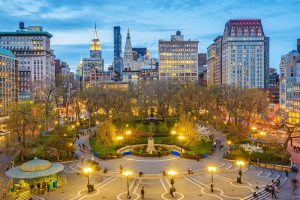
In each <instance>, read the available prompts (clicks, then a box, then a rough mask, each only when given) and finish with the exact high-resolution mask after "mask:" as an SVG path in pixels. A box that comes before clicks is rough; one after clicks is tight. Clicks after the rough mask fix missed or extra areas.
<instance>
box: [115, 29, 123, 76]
mask: <svg viewBox="0 0 300 200" xmlns="http://www.w3.org/2000/svg"><path fill="white" fill-rule="evenodd" d="M122 70H123V59H122V35H121V27H120V26H115V27H114V61H113V71H114V79H115V80H122Z"/></svg>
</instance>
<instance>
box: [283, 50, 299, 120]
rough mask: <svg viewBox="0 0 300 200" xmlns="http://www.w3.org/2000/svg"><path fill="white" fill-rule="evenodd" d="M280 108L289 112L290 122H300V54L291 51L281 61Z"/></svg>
mask: <svg viewBox="0 0 300 200" xmlns="http://www.w3.org/2000/svg"><path fill="white" fill-rule="evenodd" d="M279 79H280V86H279V91H280V107H281V108H282V109H285V110H286V111H287V112H288V116H289V121H290V122H295V123H299V122H300V53H299V52H297V51H295V50H294V51H291V52H289V53H288V54H286V55H283V56H281V61H280V78H279Z"/></svg>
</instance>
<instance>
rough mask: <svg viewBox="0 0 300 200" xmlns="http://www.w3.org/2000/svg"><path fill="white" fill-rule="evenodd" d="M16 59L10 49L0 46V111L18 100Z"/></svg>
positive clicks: (3, 111) (2, 112) (2, 111)
mask: <svg viewBox="0 0 300 200" xmlns="http://www.w3.org/2000/svg"><path fill="white" fill-rule="evenodd" d="M18 87H19V84H18V60H17V58H16V56H15V55H14V54H13V53H12V52H11V51H10V50H6V49H3V48H0V112H1V114H5V113H6V108H7V106H8V105H10V104H11V103H14V102H17V101H18V95H19V94H18V91H19V88H18Z"/></svg>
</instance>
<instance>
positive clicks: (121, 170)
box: [120, 165, 123, 174]
mask: <svg viewBox="0 0 300 200" xmlns="http://www.w3.org/2000/svg"><path fill="white" fill-rule="evenodd" d="M122 172H123V166H122V165H120V173H121V174H122Z"/></svg>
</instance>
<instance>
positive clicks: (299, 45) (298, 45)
mask: <svg viewBox="0 0 300 200" xmlns="http://www.w3.org/2000/svg"><path fill="white" fill-rule="evenodd" d="M297 51H298V53H300V38H299V39H298V40H297Z"/></svg>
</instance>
